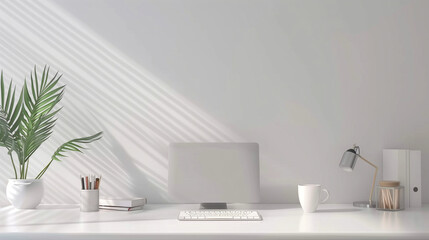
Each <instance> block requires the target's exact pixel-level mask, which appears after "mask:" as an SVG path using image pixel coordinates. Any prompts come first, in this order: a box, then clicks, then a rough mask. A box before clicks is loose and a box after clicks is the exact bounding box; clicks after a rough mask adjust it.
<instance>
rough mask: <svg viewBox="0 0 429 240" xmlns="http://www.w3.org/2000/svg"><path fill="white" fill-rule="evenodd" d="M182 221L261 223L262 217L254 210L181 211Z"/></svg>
mask: <svg viewBox="0 0 429 240" xmlns="http://www.w3.org/2000/svg"><path fill="white" fill-rule="evenodd" d="M178 219H179V220H180V221H261V220H262V217H261V215H259V213H258V212H257V211H254V210H232V209H231V210H229V209H213V210H188V211H180V213H179V217H178Z"/></svg>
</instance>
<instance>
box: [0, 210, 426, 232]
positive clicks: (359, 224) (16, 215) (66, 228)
mask: <svg viewBox="0 0 429 240" xmlns="http://www.w3.org/2000/svg"><path fill="white" fill-rule="evenodd" d="M249 206H250V207H251V208H253V209H257V210H259V212H260V213H261V215H262V217H263V218H264V220H263V221H260V222H213V221H212V222H180V221H178V220H176V218H177V215H178V212H179V210H181V209H183V210H184V209H196V208H197V205H161V204H159V205H157V204H155V205H147V206H145V209H144V210H142V211H136V212H116V211H107V210H101V211H100V212H93V213H81V212H80V211H79V207H78V206H77V205H46V206H43V205H42V206H40V207H39V208H38V209H34V210H16V209H13V208H12V207H11V206H7V207H3V208H0V239H26V240H28V239H46V240H49V239H121V240H126V239H364V238H365V239H407V240H409V239H429V205H425V206H424V207H423V208H421V209H412V210H405V211H400V212H384V211H377V210H375V209H359V208H354V207H352V206H351V205H321V206H319V210H318V212H317V213H310V214H303V213H302V210H301V209H300V207H299V205H284V204H273V205H266V204H261V205H248V206H247V207H249ZM232 208H246V206H245V205H233V206H232Z"/></svg>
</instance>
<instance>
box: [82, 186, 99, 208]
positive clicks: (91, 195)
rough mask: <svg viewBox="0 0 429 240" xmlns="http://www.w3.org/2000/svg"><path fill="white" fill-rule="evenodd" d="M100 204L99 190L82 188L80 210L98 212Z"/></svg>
mask: <svg viewBox="0 0 429 240" xmlns="http://www.w3.org/2000/svg"><path fill="white" fill-rule="evenodd" d="M98 204H99V192H98V189H96V190H80V211H81V212H97V211H98Z"/></svg>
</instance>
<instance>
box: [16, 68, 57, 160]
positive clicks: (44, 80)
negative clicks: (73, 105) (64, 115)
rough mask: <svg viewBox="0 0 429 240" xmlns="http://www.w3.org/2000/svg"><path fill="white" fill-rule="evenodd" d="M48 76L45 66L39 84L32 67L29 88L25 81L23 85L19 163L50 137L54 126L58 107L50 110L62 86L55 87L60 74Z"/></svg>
mask: <svg viewBox="0 0 429 240" xmlns="http://www.w3.org/2000/svg"><path fill="white" fill-rule="evenodd" d="M48 78H49V68H47V67H46V66H45V68H44V69H43V73H42V77H41V79H40V84H39V83H38V81H39V80H38V77H37V69H36V67H34V72H33V74H32V75H31V82H30V86H31V89H29V87H28V86H27V83H25V84H24V87H23V96H24V101H23V103H24V104H23V105H24V108H23V116H24V117H23V119H22V121H21V125H20V126H19V130H20V135H21V140H22V145H23V149H22V150H23V156H22V158H21V159H20V162H21V164H23V163H25V162H26V161H28V159H29V158H30V157H31V156H32V155H33V153H34V152H35V151H36V150H37V149H38V148H39V147H40V145H41V144H42V143H43V142H44V141H46V139H48V138H49V137H50V135H51V134H52V129H53V127H54V126H55V122H56V118H55V114H56V113H57V112H58V111H59V110H60V109H58V110H56V111H54V112H52V113H51V111H52V110H53V109H54V107H55V106H56V105H57V103H59V102H60V101H61V99H62V96H63V93H64V86H60V87H55V85H56V84H57V83H58V81H59V80H60V78H61V75H60V76H58V74H55V76H54V77H52V78H51V79H50V80H48Z"/></svg>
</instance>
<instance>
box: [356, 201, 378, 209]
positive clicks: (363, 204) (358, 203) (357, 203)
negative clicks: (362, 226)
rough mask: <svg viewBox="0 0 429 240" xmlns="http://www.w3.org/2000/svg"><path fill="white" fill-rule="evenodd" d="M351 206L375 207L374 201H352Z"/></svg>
mask: <svg viewBox="0 0 429 240" xmlns="http://www.w3.org/2000/svg"><path fill="white" fill-rule="evenodd" d="M353 207H359V208H375V202H371V203H370V202H369V201H357V202H353Z"/></svg>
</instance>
